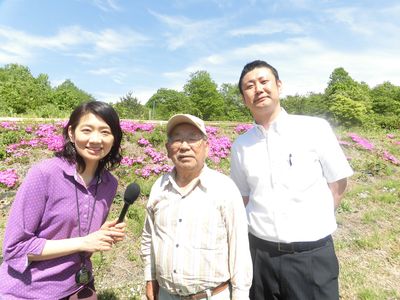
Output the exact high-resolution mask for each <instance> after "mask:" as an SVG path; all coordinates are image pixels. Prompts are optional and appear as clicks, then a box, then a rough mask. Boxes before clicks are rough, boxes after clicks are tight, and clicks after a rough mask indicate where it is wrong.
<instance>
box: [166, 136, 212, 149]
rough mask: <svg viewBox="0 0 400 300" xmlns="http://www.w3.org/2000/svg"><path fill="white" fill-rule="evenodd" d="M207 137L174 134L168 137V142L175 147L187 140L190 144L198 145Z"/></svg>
mask: <svg viewBox="0 0 400 300" xmlns="http://www.w3.org/2000/svg"><path fill="white" fill-rule="evenodd" d="M204 139H205V137H204V136H202V135H191V136H172V137H170V138H169V139H168V142H169V143H170V144H171V146H173V147H179V146H181V145H182V144H183V142H186V143H187V144H188V145H189V146H198V145H199V144H200V142H201V141H202V140H204Z"/></svg>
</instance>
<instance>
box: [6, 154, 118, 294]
mask: <svg viewBox="0 0 400 300" xmlns="http://www.w3.org/2000/svg"><path fill="white" fill-rule="evenodd" d="M75 186H76V187H77V194H78V205H79V213H80V226H81V233H82V236H84V235H87V234H88V226H89V221H90V217H91V214H92V208H93V203H94V201H95V205H94V215H93V220H92V224H91V227H90V232H93V231H96V230H98V229H99V228H100V227H101V225H102V224H103V223H104V221H105V220H106V218H107V215H108V212H109V209H110V206H111V203H112V201H113V198H114V196H115V193H116V190H117V180H116V179H115V177H114V176H113V175H111V173H110V172H108V171H104V172H103V173H102V175H101V178H100V183H99V184H98V187H97V194H96V193H95V190H96V178H95V179H93V181H92V182H91V183H90V185H89V187H88V188H86V187H85V186H84V185H83V184H82V181H81V179H80V178H79V177H78V176H77V173H76V166H75V165H74V164H69V163H68V162H67V161H65V160H64V159H62V158H57V157H55V158H51V159H47V160H44V161H42V162H40V163H38V164H36V165H34V166H33V167H32V168H31V169H30V170H29V172H28V174H27V176H26V178H25V180H24V182H23V183H22V185H21V186H20V188H19V190H18V192H17V195H16V198H15V200H14V202H13V205H12V207H11V211H10V214H9V217H8V221H7V225H6V230H5V236H4V242H3V259H4V260H3V263H2V264H1V266H0V278H1V280H0V299H7V300H8V299H59V298H63V297H66V296H68V295H70V294H72V293H74V292H76V291H77V290H79V288H80V286H79V285H77V284H76V283H75V274H76V272H77V271H78V270H79V269H80V256H79V254H78V253H75V254H71V255H67V256H63V257H59V258H55V259H49V260H45V261H34V262H30V263H29V262H28V254H37V255H39V254H40V253H41V252H42V250H43V248H44V245H45V243H46V240H60V239H66V238H73V237H78V236H79V229H78V210H77V204H76V194H75ZM85 264H86V267H87V268H88V269H89V270H91V269H92V265H91V262H90V255H89V253H87V254H86V259H85Z"/></svg>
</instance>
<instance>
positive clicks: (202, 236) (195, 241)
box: [190, 207, 227, 250]
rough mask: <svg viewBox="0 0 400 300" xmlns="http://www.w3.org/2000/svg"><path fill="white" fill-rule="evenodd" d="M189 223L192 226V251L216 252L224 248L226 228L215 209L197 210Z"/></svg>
mask: <svg viewBox="0 0 400 300" xmlns="http://www.w3.org/2000/svg"><path fill="white" fill-rule="evenodd" d="M191 222H193V225H194V226H193V230H194V234H193V235H191V236H190V240H191V245H192V247H193V249H196V250H216V249H220V248H223V247H224V246H226V243H227V232H226V227H225V223H224V222H223V220H222V218H221V214H220V212H219V210H218V209H217V208H215V207H208V209H200V210H198V213H197V214H196V215H194V216H193V219H192V220H191Z"/></svg>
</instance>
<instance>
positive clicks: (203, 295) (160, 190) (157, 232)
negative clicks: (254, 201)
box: [141, 114, 252, 300]
mask: <svg viewBox="0 0 400 300" xmlns="http://www.w3.org/2000/svg"><path fill="white" fill-rule="evenodd" d="M167 135H168V142H167V143H166V148H167V152H168V157H169V158H170V159H171V160H172V162H173V163H174V169H173V170H172V172H170V173H168V174H165V175H163V176H161V177H160V178H158V180H157V181H156V182H155V183H154V185H153V187H152V190H151V193H150V197H149V200H148V204H147V216H146V221H145V225H144V229H143V234H142V248H141V250H142V258H143V261H144V264H145V280H146V296H147V299H160V300H165V299H221V300H222V299H248V297H249V289H250V286H251V281H252V262H251V256H250V252H249V243H248V235H247V219H246V212H245V208H244V205H243V202H242V198H241V195H240V193H239V190H238V189H237V187H236V186H235V184H234V183H233V181H231V179H230V178H229V177H227V176H225V175H224V174H221V173H219V172H217V171H215V170H211V169H209V168H208V167H207V165H206V164H205V160H206V158H207V155H208V150H209V143H208V139H207V132H206V129H205V125H204V122H203V121H202V120H200V119H199V118H197V117H195V116H192V115H188V114H179V115H174V116H173V117H171V118H170V120H169V121H168V124H167Z"/></svg>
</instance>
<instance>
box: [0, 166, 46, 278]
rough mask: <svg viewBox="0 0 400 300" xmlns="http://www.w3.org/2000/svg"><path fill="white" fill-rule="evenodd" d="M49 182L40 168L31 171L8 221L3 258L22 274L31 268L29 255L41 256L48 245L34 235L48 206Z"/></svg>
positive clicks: (17, 196) (18, 194)
mask: <svg viewBox="0 0 400 300" xmlns="http://www.w3.org/2000/svg"><path fill="white" fill-rule="evenodd" d="M46 181H47V180H46V178H44V176H43V174H42V172H41V171H40V169H39V168H38V167H33V168H31V170H30V171H29V172H28V174H27V176H26V178H25V180H24V182H23V183H22V185H21V187H20V188H19V190H18V192H17V195H16V198H15V200H14V202H13V205H12V208H11V211H10V215H9V218H8V220H9V223H8V224H7V227H6V231H5V236H4V242H3V257H4V261H5V262H7V264H8V265H9V266H10V267H12V268H13V269H15V270H16V271H18V272H20V273H23V272H24V271H25V270H26V268H27V266H28V254H40V253H42V250H43V248H44V245H45V243H46V239H43V238H39V237H37V236H36V235H35V230H36V229H37V228H38V226H39V223H40V221H41V219H42V216H43V213H44V209H45V207H46V199H47V194H46V193H47V191H46V184H47V182H46Z"/></svg>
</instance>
